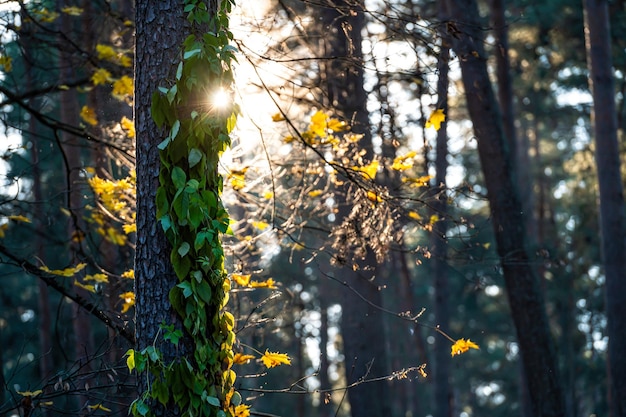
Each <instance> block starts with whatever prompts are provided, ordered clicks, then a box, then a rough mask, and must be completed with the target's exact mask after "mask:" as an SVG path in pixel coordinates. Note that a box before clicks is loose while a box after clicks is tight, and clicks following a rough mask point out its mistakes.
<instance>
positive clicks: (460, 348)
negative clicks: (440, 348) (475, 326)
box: [451, 339, 480, 356]
mask: <svg viewBox="0 0 626 417" xmlns="http://www.w3.org/2000/svg"><path fill="white" fill-rule="evenodd" d="M470 349H480V347H478V345H477V344H476V343H474V342H472V341H471V340H469V339H467V340H465V339H459V340H457V341H456V342H455V343H454V344H453V345H452V348H451V356H454V355H460V354H461V353H465V352H467V351H468V350H470Z"/></svg>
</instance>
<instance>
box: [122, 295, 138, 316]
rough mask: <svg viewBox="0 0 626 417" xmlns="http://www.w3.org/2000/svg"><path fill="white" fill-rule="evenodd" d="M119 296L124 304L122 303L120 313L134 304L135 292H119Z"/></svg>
mask: <svg viewBox="0 0 626 417" xmlns="http://www.w3.org/2000/svg"><path fill="white" fill-rule="evenodd" d="M120 298H121V299H122V300H124V304H123V305H122V313H126V312H127V311H128V310H130V308H131V307H132V306H134V305H135V293H134V292H132V291H128V292H125V293H123V294H120Z"/></svg>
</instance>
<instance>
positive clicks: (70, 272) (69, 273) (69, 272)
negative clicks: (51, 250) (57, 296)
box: [39, 263, 87, 277]
mask: <svg viewBox="0 0 626 417" xmlns="http://www.w3.org/2000/svg"><path fill="white" fill-rule="evenodd" d="M86 266H87V264H86V263H80V264H78V265H76V266H75V267H70V268H65V269H50V268H48V267H47V266H45V265H43V266H40V267H39V269H41V270H42V271H45V272H47V273H49V274H52V275H59V276H62V277H73V276H74V275H76V274H77V273H78V272H80V271H82V270H83V269H84V268H85V267H86Z"/></svg>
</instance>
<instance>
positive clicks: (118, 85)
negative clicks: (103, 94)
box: [113, 75, 133, 98]
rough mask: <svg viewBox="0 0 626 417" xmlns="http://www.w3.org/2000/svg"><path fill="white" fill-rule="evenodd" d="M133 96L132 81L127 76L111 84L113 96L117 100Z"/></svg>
mask: <svg viewBox="0 0 626 417" xmlns="http://www.w3.org/2000/svg"><path fill="white" fill-rule="evenodd" d="M132 95H133V79H132V78H130V77H129V76H128V75H122V77H121V78H120V79H119V80H117V81H115V82H114V83H113V96H114V97H117V98H125V97H126V96H130V97H132Z"/></svg>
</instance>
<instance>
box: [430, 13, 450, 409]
mask: <svg viewBox="0 0 626 417" xmlns="http://www.w3.org/2000/svg"><path fill="white" fill-rule="evenodd" d="M439 17H440V19H441V20H442V21H443V20H445V19H447V17H448V11H447V10H446V7H445V2H440V3H439ZM441 32H442V33H441V48H440V50H439V57H438V61H437V72H438V73H439V78H438V79H437V108H438V109H442V110H443V112H444V114H448V85H449V80H448V63H449V59H450V46H451V45H450V39H449V37H448V36H447V34H446V33H445V30H442V31H441ZM446 125H447V123H446V122H444V123H442V125H441V127H440V129H439V130H438V131H437V144H436V150H437V155H436V157H435V186H434V187H433V190H432V191H433V194H434V198H435V199H434V201H433V202H432V211H433V212H434V213H435V214H436V215H438V216H439V218H440V220H439V221H438V222H436V223H435V224H434V225H433V233H432V238H431V242H432V253H433V258H432V259H433V261H432V262H433V278H434V287H435V303H434V304H435V306H434V307H435V321H436V324H437V326H441V328H442V329H444V331H445V330H447V329H448V327H449V326H450V308H449V305H448V304H449V299H450V285H449V283H448V261H447V259H446V258H447V254H448V241H447V240H446V233H447V231H448V224H447V219H446V215H447V208H446V206H447V199H448V197H447V193H446V172H447V170H448V160H447V158H448V135H447V131H446ZM435 366H436V367H435V374H434V384H435V386H434V394H435V395H434V399H435V408H434V412H435V417H451V416H452V410H453V407H452V391H451V389H450V343H449V341H448V340H447V339H445V338H443V337H437V338H436V339H435Z"/></svg>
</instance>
